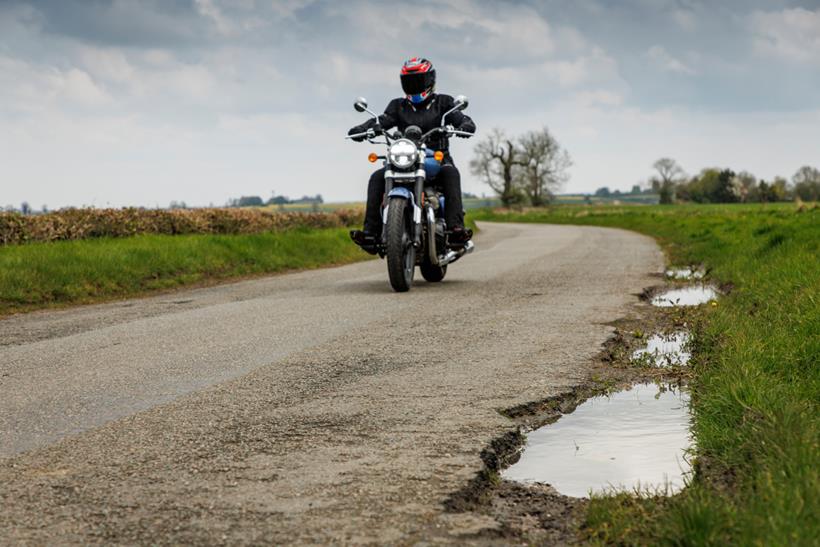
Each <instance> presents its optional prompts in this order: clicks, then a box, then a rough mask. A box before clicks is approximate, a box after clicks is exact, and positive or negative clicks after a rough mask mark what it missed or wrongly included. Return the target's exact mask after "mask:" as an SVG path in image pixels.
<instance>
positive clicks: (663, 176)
mask: <svg viewBox="0 0 820 547" xmlns="http://www.w3.org/2000/svg"><path fill="white" fill-rule="evenodd" d="M652 167H654V168H655V171H657V172H658V177H659V178H660V182H661V184H663V183H664V182H666V183H669V182H673V183H674V182H677V181H679V180H680V179H682V178H683V177H685V176H686V173H684V171H683V169H682V168H681V166H680V165H678V162H676V161H675V160H673V159H672V158H661V159H659V160H658V161H656V162H655V163H654V164H652Z"/></svg>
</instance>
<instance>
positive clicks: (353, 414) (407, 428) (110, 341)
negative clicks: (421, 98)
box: [0, 224, 663, 544]
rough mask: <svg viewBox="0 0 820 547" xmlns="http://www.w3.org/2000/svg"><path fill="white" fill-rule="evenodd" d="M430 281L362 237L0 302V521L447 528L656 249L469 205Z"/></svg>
mask: <svg viewBox="0 0 820 547" xmlns="http://www.w3.org/2000/svg"><path fill="white" fill-rule="evenodd" d="M481 228H482V232H481V234H480V236H479V237H478V238H477V241H476V245H477V251H476V252H475V253H474V254H472V255H470V256H468V257H466V258H464V259H463V260H462V261H460V262H457V263H456V264H454V265H452V266H451V267H450V271H449V272H448V275H447V279H446V280H445V281H444V282H443V283H441V284H428V283H425V282H424V281H423V280H421V279H420V276H417V279H418V280H417V283H416V285H415V286H414V288H413V290H412V291H411V292H410V293H406V294H394V293H393V292H392V291H391V290H390V288H389V285H388V282H387V273H386V268H385V265H384V263H383V262H381V261H368V262H363V263H358V264H354V265H350V266H344V267H339V268H330V269H324V270H318V271H309V272H301V273H294V274H287V275H280V276H273V277H266V278H261V279H255V280H249V281H242V282H239V283H233V284H228V285H222V286H217V287H211V288H202V289H194V290H186V291H180V292H175V293H172V294H164V295H159V296H154V297H150V298H145V299H135V300H129V301H124V302H114V303H109V304H102V305H96V306H87V307H81V308H75V309H69V310H64V311H51V312H37V313H32V314H26V315H20V316H14V317H11V318H8V319H6V320H2V321H0V544H20V543H32V544H89V543H104V544H180V543H185V544H190V543H195V544H222V543H224V544H237V543H253V544H259V543H267V544H292V543H311V544H316V543H368V542H370V543H378V544H385V543H394V544H413V543H416V542H424V541H430V542H433V543H436V542H443V543H447V542H450V541H453V542H455V541H461V540H466V539H469V537H470V534H472V533H473V532H475V531H476V529H478V528H480V527H481V526H492V523H488V522H486V518H485V519H484V520H482V519H480V518H478V517H476V516H475V515H470V514H467V513H447V512H446V511H445V510H444V509H443V508H442V503H443V502H444V501H445V500H446V499H447V498H448V496H450V495H452V494H453V493H454V492H456V491H458V490H459V489H460V488H462V487H463V486H465V485H466V484H467V483H468V481H469V480H470V479H471V478H473V477H474V476H475V474H476V473H477V472H478V471H479V470H480V469H481V467H482V462H481V460H480V458H479V453H480V451H481V450H482V449H483V448H485V447H486V446H487V444H488V443H489V442H490V441H491V440H492V439H494V438H496V437H498V436H499V435H501V434H503V433H504V432H506V431H509V430H510V429H512V427H513V424H512V423H511V421H510V420H509V419H508V418H505V417H504V416H502V415H501V414H500V413H499V412H498V410H499V409H504V408H507V407H510V406H513V405H517V404H521V403H526V402H529V401H535V400H540V399H543V398H545V397H548V396H551V395H555V394H558V393H561V392H563V391H566V390H568V389H570V388H572V387H573V386H575V385H578V384H580V383H582V382H583V381H584V380H585V379H586V378H587V377H588V375H589V372H590V367H591V364H590V363H591V360H592V358H593V357H594V355H595V354H597V353H598V352H599V351H600V348H601V344H602V343H603V342H604V341H605V340H606V339H607V337H608V336H609V335H610V334H611V332H612V327H611V326H609V325H608V323H610V322H612V321H614V320H616V319H618V318H619V317H621V316H623V315H624V314H625V313H626V310H627V309H628V307H629V306H630V305H633V304H635V303H637V302H638V298H637V296H636V295H637V294H638V293H639V292H640V291H641V290H642V289H643V288H644V287H647V286H649V285H652V284H656V283H657V278H656V277H653V274H657V272H660V271H661V269H662V267H663V256H662V254H661V252H660V250H659V249H658V247H657V245H656V244H655V243H654V241H652V240H651V239H650V238H647V237H644V236H641V235H638V234H635V233H631V232H627V231H622V230H614V229H605V228H594V227H573V226H545V225H514V224H506V225H503V224H482V226H481Z"/></svg>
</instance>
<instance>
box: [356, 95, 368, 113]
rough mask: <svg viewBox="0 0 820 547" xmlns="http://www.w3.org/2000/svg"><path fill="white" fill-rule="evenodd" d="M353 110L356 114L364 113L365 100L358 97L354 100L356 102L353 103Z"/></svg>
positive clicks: (365, 109) (365, 108) (365, 107)
mask: <svg viewBox="0 0 820 547" xmlns="http://www.w3.org/2000/svg"><path fill="white" fill-rule="evenodd" d="M353 108H355V109H356V112H366V111H367V99H365V98H364V97H359V98H358V99H356V102H355V103H353Z"/></svg>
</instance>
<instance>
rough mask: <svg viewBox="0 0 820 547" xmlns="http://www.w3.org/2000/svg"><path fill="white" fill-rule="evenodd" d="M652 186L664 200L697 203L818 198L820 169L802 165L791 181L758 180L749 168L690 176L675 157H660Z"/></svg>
mask: <svg viewBox="0 0 820 547" xmlns="http://www.w3.org/2000/svg"><path fill="white" fill-rule="evenodd" d="M652 167H653V168H654V169H655V172H656V173H655V175H654V176H653V177H652V178H651V179H650V185H651V187H652V188H653V189H654V190H656V191H657V192H658V194H659V196H660V202H661V203H675V202H676V201H690V202H695V203H765V202H774V201H791V200H794V199H800V200H803V201H817V200H818V198H820V170H818V169H817V168H815V167H811V166H808V165H807V166H803V167H801V168H800V169H798V170H797V172H796V173H795V174H794V175H793V176H792V178H791V181H789V180H787V179H785V178H783V177H774V178H773V179H772V180H770V181H766V180H763V179H758V178H757V177H755V176H754V175H753V174H751V173H749V172H747V171H740V172H739V173H736V172H735V171H733V170H732V169H721V168H707V169H703V170H702V171H701V172H700V173H699V174H697V175H695V176H693V177H689V176H688V175H687V174H686V172H685V171H684V170H683V168H681V166H680V165H678V163H677V162H676V161H675V160H673V159H672V158H661V159H659V160H658V161H656V162H655V163H654V164H653V166H652Z"/></svg>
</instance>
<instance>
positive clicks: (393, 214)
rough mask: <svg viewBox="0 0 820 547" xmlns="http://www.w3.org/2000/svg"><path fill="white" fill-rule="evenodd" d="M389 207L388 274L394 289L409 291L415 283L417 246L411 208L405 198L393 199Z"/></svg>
mask: <svg viewBox="0 0 820 547" xmlns="http://www.w3.org/2000/svg"><path fill="white" fill-rule="evenodd" d="M387 207H388V211H387V226H386V232H387V233H386V241H385V243H386V244H385V247H386V251H387V276H388V277H389V278H390V286H391V287H393V290H394V291H396V292H407V291H409V290H410V287H411V286H412V285H413V274H414V273H415V271H416V248H415V247H414V246H413V237H412V236H411V235H410V234H411V232H410V230H411V228H412V225H413V222H412V218H411V216H410V211H411V209H410V207H409V203H408V201H407V200H406V199H403V198H393V199H391V200H390V203H389V204H388V205H387Z"/></svg>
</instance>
